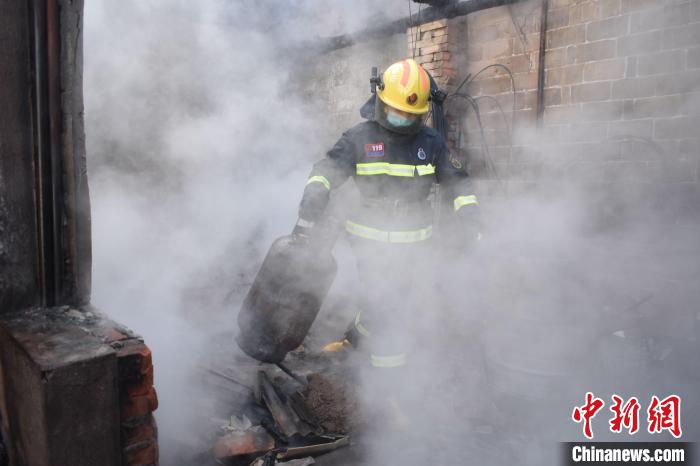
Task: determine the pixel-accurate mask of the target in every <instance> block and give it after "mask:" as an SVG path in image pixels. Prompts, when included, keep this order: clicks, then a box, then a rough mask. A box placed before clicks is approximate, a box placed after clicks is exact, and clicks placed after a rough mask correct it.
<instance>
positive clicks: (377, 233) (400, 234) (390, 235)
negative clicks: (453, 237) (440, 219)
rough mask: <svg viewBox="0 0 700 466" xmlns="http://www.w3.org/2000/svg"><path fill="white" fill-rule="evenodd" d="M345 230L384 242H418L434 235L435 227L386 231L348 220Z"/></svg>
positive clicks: (361, 236)
mask: <svg viewBox="0 0 700 466" xmlns="http://www.w3.org/2000/svg"><path fill="white" fill-rule="evenodd" d="M345 231H347V232H348V233H350V234H351V235H355V236H359V237H360V238H365V239H371V240H373V241H381V242H383V243H416V242H418V241H425V240H426V239H428V238H430V237H431V236H432V235H433V227H432V225H431V226H428V227H425V228H421V229H418V230H407V231H386V230H379V229H377V228H372V227H368V226H365V225H360V224H359V223H355V222H352V221H350V220H347V221H346V222H345Z"/></svg>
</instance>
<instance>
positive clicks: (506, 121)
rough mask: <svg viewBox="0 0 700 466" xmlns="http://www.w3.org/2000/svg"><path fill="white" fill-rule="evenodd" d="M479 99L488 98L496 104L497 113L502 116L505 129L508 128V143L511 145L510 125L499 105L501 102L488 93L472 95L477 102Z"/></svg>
mask: <svg viewBox="0 0 700 466" xmlns="http://www.w3.org/2000/svg"><path fill="white" fill-rule="evenodd" d="M481 99H488V100H490V101H492V102H493V103H494V104H496V108H497V109H498V113H500V114H501V118H503V124H504V125H506V129H507V130H508V136H509V137H510V145H511V146H512V145H513V132H512V130H511V128H510V126H508V118H506V112H504V111H503V107H501V103H500V102H499V101H498V99H496V98H495V97H493V96H490V95H480V96H478V97H474V100H475V101H476V102H477V103H478V102H479V100H481Z"/></svg>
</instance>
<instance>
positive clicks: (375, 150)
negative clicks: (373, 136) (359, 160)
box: [365, 142, 384, 158]
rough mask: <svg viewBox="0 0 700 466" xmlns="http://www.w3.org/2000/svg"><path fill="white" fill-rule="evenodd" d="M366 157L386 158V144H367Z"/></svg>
mask: <svg viewBox="0 0 700 466" xmlns="http://www.w3.org/2000/svg"><path fill="white" fill-rule="evenodd" d="M365 155H366V156H367V157H373V158H374V157H384V143H383V142H374V143H372V144H365Z"/></svg>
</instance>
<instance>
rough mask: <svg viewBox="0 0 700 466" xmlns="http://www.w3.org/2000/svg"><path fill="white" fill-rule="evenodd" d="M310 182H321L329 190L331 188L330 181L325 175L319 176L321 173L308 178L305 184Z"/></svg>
mask: <svg viewBox="0 0 700 466" xmlns="http://www.w3.org/2000/svg"><path fill="white" fill-rule="evenodd" d="M311 183H321V184H322V185H323V186H325V187H326V189H327V190H329V191H330V189H331V183H330V181H328V180H327V179H326V177H325V176H321V175H316V176H312V177H311V178H309V179H308V180H307V181H306V184H307V185H309V184H311Z"/></svg>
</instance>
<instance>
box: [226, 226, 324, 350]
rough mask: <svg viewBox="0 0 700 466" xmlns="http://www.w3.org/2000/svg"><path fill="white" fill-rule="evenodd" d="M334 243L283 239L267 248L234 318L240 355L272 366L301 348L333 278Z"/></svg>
mask: <svg viewBox="0 0 700 466" xmlns="http://www.w3.org/2000/svg"><path fill="white" fill-rule="evenodd" d="M334 241H335V237H333V239H332V241H330V240H329V239H328V238H327V236H326V237H324V239H323V240H321V239H319V238H311V239H307V240H304V239H301V238H299V237H298V236H295V235H288V236H283V237H281V238H278V239H277V240H275V241H274V242H273V243H272V246H271V247H270V250H269V251H268V253H267V255H266V256H265V259H264V260H263V263H262V266H261V267H260V271H259V272H258V274H257V276H256V277H255V281H254V282H253V285H252V286H251V288H250V290H248V294H247V295H246V297H245V300H244V301H243V304H242V306H241V309H240V312H239V313H238V328H239V330H240V331H239V333H238V336H237V337H236V341H237V343H238V346H239V347H240V348H241V349H242V350H243V351H244V352H245V353H247V354H248V355H249V356H252V357H253V358H255V359H257V360H259V361H263V362H268V363H278V362H280V361H282V360H283V359H284V357H285V355H286V354H287V353H288V352H289V351H291V350H292V349H294V348H296V347H297V346H299V345H300V344H301V342H302V341H303V340H304V338H305V337H306V334H307V333H308V332H309V328H311V324H313V322H314V320H315V319H316V315H317V314H318V311H319V310H320V309H321V304H323V300H324V299H325V297H326V295H327V294H328V290H329V289H330V287H331V285H332V284H333V280H334V279H335V275H336V272H337V265H336V262H335V259H334V258H333V255H332V254H331V247H332V243H333V242H334ZM329 243H330V246H329Z"/></svg>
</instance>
